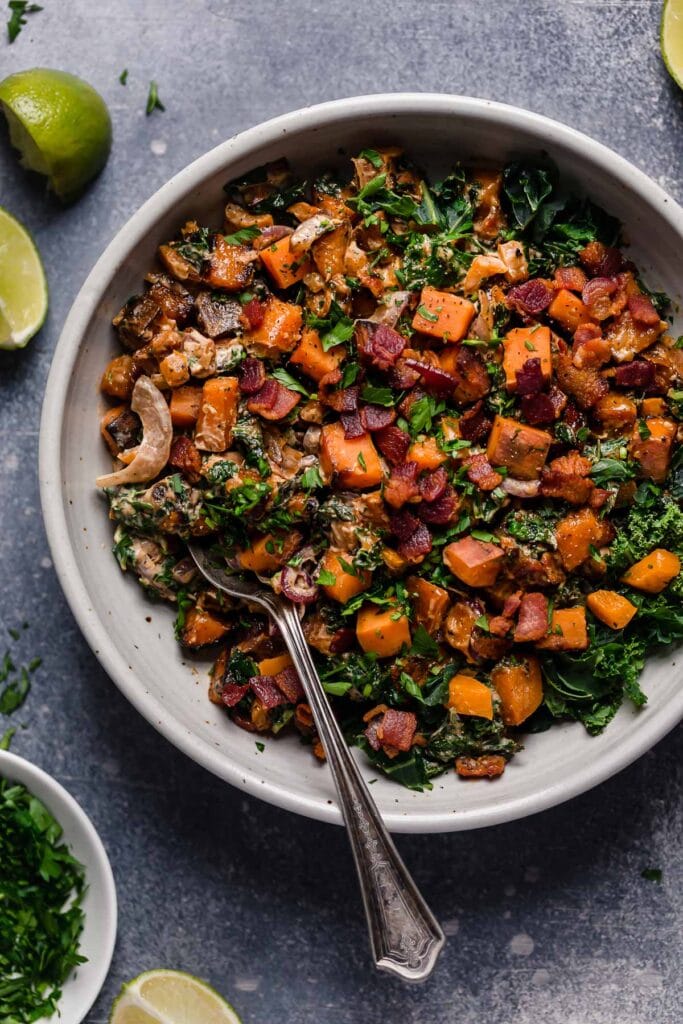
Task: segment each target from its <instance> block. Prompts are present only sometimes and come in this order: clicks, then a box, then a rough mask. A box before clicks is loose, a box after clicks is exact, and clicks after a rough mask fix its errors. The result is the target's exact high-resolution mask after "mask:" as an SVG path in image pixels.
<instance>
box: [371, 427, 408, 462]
mask: <svg viewBox="0 0 683 1024" xmlns="http://www.w3.org/2000/svg"><path fill="white" fill-rule="evenodd" d="M375 442H376V444H377V447H378V448H379V450H380V451H381V453H382V455H384V457H385V458H386V459H388V460H389V462H390V463H391V464H392V466H398V465H400V464H401V463H402V462H405V459H406V455H407V453H408V449H409V448H410V434H407V433H406V431H405V430H401V428H400V427H396V426H391V427H383V428H382V430H378V431H377V432H376V434H375Z"/></svg>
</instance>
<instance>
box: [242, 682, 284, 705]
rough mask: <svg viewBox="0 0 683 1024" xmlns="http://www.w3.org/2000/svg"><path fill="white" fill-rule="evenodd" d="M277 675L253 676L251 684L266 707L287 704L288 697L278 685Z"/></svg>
mask: <svg viewBox="0 0 683 1024" xmlns="http://www.w3.org/2000/svg"><path fill="white" fill-rule="evenodd" d="M275 678H276V677H275V676H252V677H251V679H250V680H249V686H250V687H251V689H252V690H253V692H254V693H255V694H256V696H257V697H258V699H259V700H260V701H261V703H262V704H263V706H264V708H269V709H270V708H276V707H278V706H279V705H280V704H286V703H287V698H286V696H285V695H284V693H283V692H282V690H280V689H279V687H278V686H277V683H276V682H275Z"/></svg>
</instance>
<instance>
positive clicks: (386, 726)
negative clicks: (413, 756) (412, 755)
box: [377, 708, 417, 752]
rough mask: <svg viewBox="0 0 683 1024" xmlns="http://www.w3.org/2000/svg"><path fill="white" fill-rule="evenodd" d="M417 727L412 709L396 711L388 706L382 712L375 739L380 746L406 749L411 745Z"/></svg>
mask: <svg viewBox="0 0 683 1024" xmlns="http://www.w3.org/2000/svg"><path fill="white" fill-rule="evenodd" d="M416 729H417V717H416V716H415V715H414V714H413V712H412V711H396V710H395V708H389V709H388V710H387V711H385V712H384V716H383V717H382V719H381V721H380V724H379V728H378V729H377V739H378V740H379V742H380V744H381V745H382V747H384V748H387V747H391V748H393V749H394V750H396V751H399V750H400V751H404V752H405V751H407V750H410V748H411V747H412V745H413V737H414V736H415V730H416Z"/></svg>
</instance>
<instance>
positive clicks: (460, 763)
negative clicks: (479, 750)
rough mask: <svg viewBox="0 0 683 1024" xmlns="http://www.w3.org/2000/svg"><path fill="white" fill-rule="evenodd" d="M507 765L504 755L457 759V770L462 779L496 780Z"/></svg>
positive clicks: (484, 755)
mask: <svg viewBox="0 0 683 1024" xmlns="http://www.w3.org/2000/svg"><path fill="white" fill-rule="evenodd" d="M506 764H507V761H506V760H505V758H504V757H503V755H502V754H480V755H479V757H464V756H463V757H456V759H455V770H456V772H457V773H458V775H459V776H460V778H461V779H496V778H498V776H499V775H502V774H503V772H504V771H505V765H506Z"/></svg>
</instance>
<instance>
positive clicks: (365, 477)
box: [320, 423, 382, 491]
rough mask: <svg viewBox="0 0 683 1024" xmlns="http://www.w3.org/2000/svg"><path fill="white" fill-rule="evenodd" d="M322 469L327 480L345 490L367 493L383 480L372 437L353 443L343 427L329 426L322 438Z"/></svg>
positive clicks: (331, 424)
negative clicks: (334, 480)
mask: <svg viewBox="0 0 683 1024" xmlns="http://www.w3.org/2000/svg"><path fill="white" fill-rule="evenodd" d="M320 468H321V469H322V471H323V474H324V476H325V479H326V480H332V479H333V478H336V479H337V480H338V481H339V483H340V484H341V486H342V487H350V488H352V489H353V490H357V491H364V490H367V489H369V488H370V487H377V485H378V484H379V483H380V481H381V480H382V466H381V463H380V461H379V455H378V454H377V449H376V448H375V446H374V444H373V442H372V438H371V437H370V435H369V434H363V435H362V437H357V438H353V439H352V440H350V439H348V438H346V437H345V436H344V427H343V426H342V424H341V423H328V424H327V426H324V427H323V429H322V434H321V437H320Z"/></svg>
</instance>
